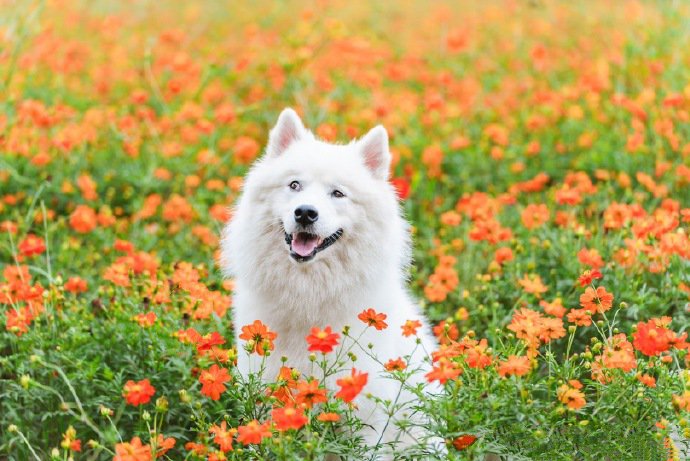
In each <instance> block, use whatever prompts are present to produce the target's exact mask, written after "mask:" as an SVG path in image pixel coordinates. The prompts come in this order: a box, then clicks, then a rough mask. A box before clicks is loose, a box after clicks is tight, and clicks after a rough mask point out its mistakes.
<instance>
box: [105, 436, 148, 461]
mask: <svg viewBox="0 0 690 461" xmlns="http://www.w3.org/2000/svg"><path fill="white" fill-rule="evenodd" d="M151 459H152V457H151V447H150V446H149V445H144V444H142V443H141V439H140V438H139V437H134V438H133V439H132V441H131V442H123V443H118V444H116V445H115V457H114V458H113V461H151Z"/></svg>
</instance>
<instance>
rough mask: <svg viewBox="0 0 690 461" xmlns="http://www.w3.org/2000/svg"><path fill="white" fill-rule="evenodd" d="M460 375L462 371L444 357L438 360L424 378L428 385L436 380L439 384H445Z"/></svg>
mask: <svg viewBox="0 0 690 461" xmlns="http://www.w3.org/2000/svg"><path fill="white" fill-rule="evenodd" d="M461 374H462V369H461V368H459V367H458V366H457V365H456V364H455V362H451V361H450V360H448V359H447V358H445V357H444V358H441V359H440V360H438V362H436V365H435V366H434V367H433V368H432V369H431V371H430V372H429V373H427V374H426V375H424V376H425V377H426V379H427V381H429V382H430V383H431V382H434V381H437V380H438V382H440V383H441V384H445V383H446V381H448V380H449V379H455V378H457V377H458V376H460V375H461Z"/></svg>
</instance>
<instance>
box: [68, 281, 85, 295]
mask: <svg viewBox="0 0 690 461" xmlns="http://www.w3.org/2000/svg"><path fill="white" fill-rule="evenodd" d="M86 288H87V284H86V280H84V279H82V278H81V277H70V278H69V280H67V283H65V290H67V291H69V292H70V293H74V294H76V293H83V292H85V291H86Z"/></svg>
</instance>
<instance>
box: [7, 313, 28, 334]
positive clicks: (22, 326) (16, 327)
mask: <svg viewBox="0 0 690 461" xmlns="http://www.w3.org/2000/svg"><path fill="white" fill-rule="evenodd" d="M5 315H6V316H7V323H6V324H5V329H6V330H7V331H9V332H11V333H14V334H15V335H17V336H21V335H22V334H24V333H26V332H27V331H29V325H31V321H32V320H33V319H34V316H33V314H32V313H31V310H30V309H29V308H28V307H22V308H20V309H9V310H8V311H7V312H6V314H5Z"/></svg>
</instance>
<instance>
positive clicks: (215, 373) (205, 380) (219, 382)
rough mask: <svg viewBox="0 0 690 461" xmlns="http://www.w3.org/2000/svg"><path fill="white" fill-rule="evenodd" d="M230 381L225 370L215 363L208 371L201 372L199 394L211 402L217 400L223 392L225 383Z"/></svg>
mask: <svg viewBox="0 0 690 461" xmlns="http://www.w3.org/2000/svg"><path fill="white" fill-rule="evenodd" d="M228 381H230V374H229V373H228V370H227V369H226V368H221V367H219V366H218V365H216V364H215V363H214V364H213V365H211V368H209V369H208V370H205V371H202V372H201V374H200V375H199V382H200V383H201V384H202V386H201V393H202V394H204V395H205V396H207V397H211V399H212V400H218V399H219V398H220V394H222V393H223V392H225V389H226V387H225V383H226V382H228Z"/></svg>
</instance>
